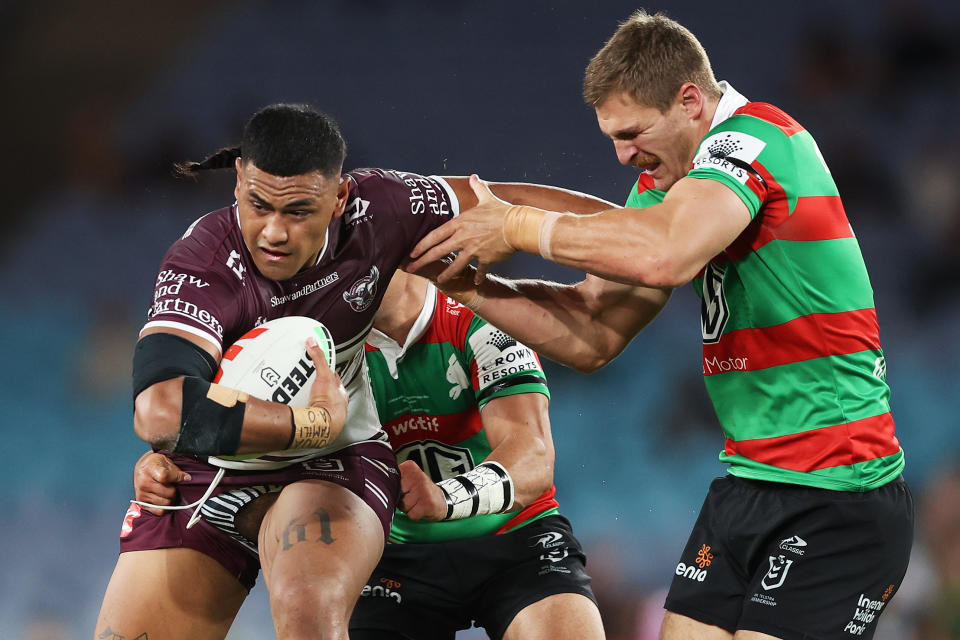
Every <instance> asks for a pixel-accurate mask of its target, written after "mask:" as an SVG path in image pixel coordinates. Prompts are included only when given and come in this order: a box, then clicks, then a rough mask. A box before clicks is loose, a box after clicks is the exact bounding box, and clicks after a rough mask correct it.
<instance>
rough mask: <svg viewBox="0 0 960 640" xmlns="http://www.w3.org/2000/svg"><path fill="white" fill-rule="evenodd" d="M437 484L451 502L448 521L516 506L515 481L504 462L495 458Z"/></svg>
mask: <svg viewBox="0 0 960 640" xmlns="http://www.w3.org/2000/svg"><path fill="white" fill-rule="evenodd" d="M437 486H439V487H440V489H441V490H442V491H443V497H444V498H445V499H446V501H447V515H446V516H445V517H444V518H443V519H444V520H459V519H461V518H470V517H472V516H482V515H487V514H490V513H504V512H506V511H509V510H510V509H511V508H512V507H513V499H514V492H513V480H511V479H510V474H509V473H507V470H506V469H505V468H504V467H503V465H501V464H500V463H499V462H494V461H493V460H489V461H487V462H481V463H480V464H478V465H477V466H476V467H474V468H473V469H471V470H470V471H467V472H466V473H461V474H460V475H458V476H454V477H452V478H447V479H446V480H441V481H440V482H438V483H437Z"/></svg>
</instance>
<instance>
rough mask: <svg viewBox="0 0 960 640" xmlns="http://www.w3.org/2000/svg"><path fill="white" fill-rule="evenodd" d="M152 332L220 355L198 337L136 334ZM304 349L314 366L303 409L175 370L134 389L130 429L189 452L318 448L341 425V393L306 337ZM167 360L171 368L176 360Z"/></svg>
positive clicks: (344, 409)
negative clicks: (167, 376)
mask: <svg viewBox="0 0 960 640" xmlns="http://www.w3.org/2000/svg"><path fill="white" fill-rule="evenodd" d="M153 333H173V334H174V335H177V336H179V337H181V338H184V339H186V340H188V341H189V342H191V343H193V345H195V346H196V347H197V349H201V350H203V351H205V352H206V353H208V354H210V355H211V356H212V357H213V358H214V360H219V355H220V352H219V349H218V348H217V347H216V345H214V344H212V343H211V342H209V341H207V340H205V339H203V338H200V337H198V336H195V335H193V334H189V333H187V332H184V331H178V330H176V329H153V330H148V331H145V332H144V334H143V336H142V338H141V340H143V339H145V338H147V337H149V336H150V335H152V334H153ZM307 353H308V354H309V355H310V357H311V358H312V359H313V363H314V366H315V367H316V371H317V373H316V379H315V380H314V382H313V385H312V387H311V392H310V401H309V406H308V407H307V408H298V409H292V408H291V407H288V406H287V405H284V404H280V403H276V402H267V401H264V400H259V399H257V398H253V397H250V396H248V395H247V394H246V393H243V392H240V391H237V390H236V389H231V388H229V387H224V386H223V385H219V384H216V383H212V382H210V381H209V380H205V379H203V378H199V377H197V376H193V375H179V376H175V377H171V378H168V379H165V380H160V381H158V382H154V383H152V384H150V385H149V386H148V387H146V388H145V389H144V390H143V391H141V392H140V393H139V394H138V395H137V397H136V399H135V401H134V421H133V422H134V430H135V431H136V433H137V435H138V436H139V437H140V438H141V439H142V440H144V441H145V442H147V443H148V444H150V445H152V446H153V447H154V448H156V449H168V450H171V451H176V452H179V453H186V454H191V455H233V454H237V453H259V452H263V451H277V450H280V449H309V448H321V447H324V446H326V445H328V444H329V443H330V442H332V441H333V440H334V439H336V437H337V436H338V435H339V434H340V431H341V430H342V429H343V423H344V421H345V419H346V413H347V394H346V391H345V390H344V388H343V384H342V383H341V381H340V377H339V376H338V375H337V374H336V372H334V371H333V370H331V369H330V367H329V366H328V365H327V361H326V358H324V356H323V353H322V352H321V351H320V348H319V347H318V346H317V343H316V341H315V340H308V341H307ZM158 357H162V356H158ZM136 366H137V363H136V360H135V367H136ZM168 366H169V367H173V368H176V363H175V362H171V363H168ZM135 376H136V372H135Z"/></svg>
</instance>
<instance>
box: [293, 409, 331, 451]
mask: <svg viewBox="0 0 960 640" xmlns="http://www.w3.org/2000/svg"><path fill="white" fill-rule="evenodd" d="M290 423H291V425H292V426H293V430H292V433H291V434H290V442H289V443H288V444H287V449H322V448H323V447H325V446H327V445H328V444H330V442H331V440H332V438H331V437H330V412H329V411H327V410H326V409H324V408H323V407H290Z"/></svg>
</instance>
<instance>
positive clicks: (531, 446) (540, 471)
mask: <svg viewBox="0 0 960 640" xmlns="http://www.w3.org/2000/svg"><path fill="white" fill-rule="evenodd" d="M486 459H487V460H493V461H495V462H499V463H500V464H501V465H503V467H504V469H506V470H507V473H509V474H510V478H511V480H512V482H513V490H514V503H513V509H512V510H513V511H520V510H521V509H523V508H524V507H526V506H528V505H529V504H530V503H532V502H533V501H534V500H536V499H537V498H539V497H540V496H541V495H543V492H544V491H546V490H547V489H549V488H550V486H551V485H552V484H553V463H554V450H553V441H552V440H551V439H550V435H549V434H547V435H546V437H543V436H539V437H526V438H517V439H516V441H514V442H511V441H509V440H508V441H506V442H504V443H502V444H501V445H500V446H498V447H497V448H496V449H495V450H493V451H491V452H490V455H489V456H487V458H486Z"/></svg>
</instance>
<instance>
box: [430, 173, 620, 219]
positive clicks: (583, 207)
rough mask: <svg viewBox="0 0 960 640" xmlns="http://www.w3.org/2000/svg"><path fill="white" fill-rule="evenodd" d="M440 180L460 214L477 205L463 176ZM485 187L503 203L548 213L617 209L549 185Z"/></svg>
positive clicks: (495, 184) (521, 183)
mask: <svg viewBox="0 0 960 640" xmlns="http://www.w3.org/2000/svg"><path fill="white" fill-rule="evenodd" d="M444 180H445V181H446V182H447V184H449V185H450V186H451V187H452V188H453V190H454V192H455V193H456V194H457V200H458V201H459V203H460V210H461V211H466V210H467V209H469V208H471V207H473V206H475V205H476V204H477V196H476V194H474V192H473V190H472V189H471V188H470V184H469V178H467V177H465V176H444ZM487 184H488V185H489V186H490V190H491V191H492V192H493V193H494V195H496V196H497V197H498V198H500V199H502V200H504V201H506V202H509V203H511V204H520V205H530V206H533V207H540V208H542V209H548V210H551V211H570V212H572V213H579V214H586V213H597V212H598V211H604V210H606V209H612V208H616V206H617V205H615V204H614V203H612V202H608V201H606V200H603V199H602V198H597V197H596V196H592V195H589V194H586V193H581V192H579V191H572V190H569V189H563V188H560V187H554V186H550V185H542V184H532V183H527V182H488V183H487Z"/></svg>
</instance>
